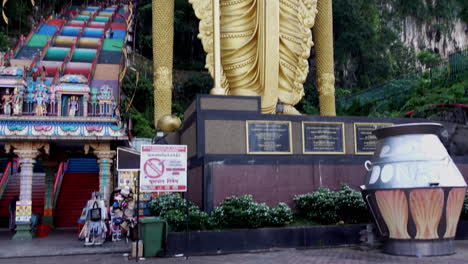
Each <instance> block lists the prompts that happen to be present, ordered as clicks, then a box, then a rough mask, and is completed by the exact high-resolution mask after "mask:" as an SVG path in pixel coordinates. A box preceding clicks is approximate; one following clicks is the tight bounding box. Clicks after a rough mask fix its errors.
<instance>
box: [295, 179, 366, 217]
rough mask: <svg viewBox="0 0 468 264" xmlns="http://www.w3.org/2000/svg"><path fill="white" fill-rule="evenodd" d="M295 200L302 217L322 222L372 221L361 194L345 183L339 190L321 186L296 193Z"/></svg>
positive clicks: (298, 212)
mask: <svg viewBox="0 0 468 264" xmlns="http://www.w3.org/2000/svg"><path fill="white" fill-rule="evenodd" d="M294 202H295V203H296V209H297V214H298V215H299V216H300V217H304V218H306V219H308V220H311V221H316V222H319V223H320V224H335V223H337V222H339V221H343V222H345V223H350V224H352V223H366V222H370V216H369V213H368V211H367V208H366V204H365V203H364V200H363V199H362V196H361V194H360V193H359V192H357V191H355V190H353V189H351V188H350V187H349V186H347V185H344V184H343V185H342V186H341V189H340V190H339V191H338V192H334V191H331V190H330V189H328V188H320V189H318V190H317V191H316V192H311V193H307V194H301V195H296V196H294Z"/></svg>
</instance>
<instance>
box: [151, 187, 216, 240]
mask: <svg viewBox="0 0 468 264" xmlns="http://www.w3.org/2000/svg"><path fill="white" fill-rule="evenodd" d="M149 208H150V211H151V214H152V215H154V216H160V217H162V218H164V219H166V221H167V223H168V224H169V227H170V229H171V230H172V231H183V230H185V227H186V215H187V208H186V200H185V199H182V198H181V197H179V196H177V195H173V194H163V195H160V196H158V197H156V198H155V199H154V200H152V201H151V202H150V204H149ZM210 226H211V224H210V219H209V216H208V214H207V213H205V212H202V211H200V208H198V206H196V205H194V204H193V203H191V202H189V229H190V230H201V229H207V228H210Z"/></svg>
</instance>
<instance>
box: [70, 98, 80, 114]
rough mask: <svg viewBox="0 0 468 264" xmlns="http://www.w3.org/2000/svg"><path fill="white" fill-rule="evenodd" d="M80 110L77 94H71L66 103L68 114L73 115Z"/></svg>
mask: <svg viewBox="0 0 468 264" xmlns="http://www.w3.org/2000/svg"><path fill="white" fill-rule="evenodd" d="M79 110H80V103H79V101H78V97H77V96H71V97H70V102H69V103H68V116H71V117H74V116H76V115H77V114H78V112H79Z"/></svg>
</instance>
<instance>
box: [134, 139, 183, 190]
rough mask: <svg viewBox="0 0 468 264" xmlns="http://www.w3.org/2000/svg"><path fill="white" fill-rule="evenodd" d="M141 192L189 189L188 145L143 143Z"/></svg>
mask: <svg viewBox="0 0 468 264" xmlns="http://www.w3.org/2000/svg"><path fill="white" fill-rule="evenodd" d="M140 191H141V192H186V191H187V146H185V145H142V146H141V159H140Z"/></svg>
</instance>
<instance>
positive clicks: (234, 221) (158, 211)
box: [149, 194, 293, 231]
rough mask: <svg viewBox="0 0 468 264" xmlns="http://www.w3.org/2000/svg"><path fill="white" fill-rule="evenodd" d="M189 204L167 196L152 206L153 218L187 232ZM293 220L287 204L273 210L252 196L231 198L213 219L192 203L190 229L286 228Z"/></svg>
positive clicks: (155, 201)
mask: <svg viewBox="0 0 468 264" xmlns="http://www.w3.org/2000/svg"><path fill="white" fill-rule="evenodd" d="M185 203H186V200H184V199H182V198H180V197H179V196H177V195H172V194H164V195H161V196H158V197H157V198H155V199H154V200H153V201H151V202H150V204H149V208H150V211H151V214H152V215H154V216H160V217H163V218H164V219H166V221H167V222H168V224H169V226H170V228H171V230H172V231H183V230H185V224H186V223H185V220H186V210H187V209H186V204H185ZM292 220H293V213H292V211H291V209H290V208H289V207H288V206H287V205H286V204H285V203H279V204H278V205H277V206H274V207H270V206H268V205H266V204H265V203H256V202H254V201H253V199H252V195H244V196H240V197H234V196H232V197H228V198H226V199H225V200H224V201H223V202H222V203H221V204H220V206H219V207H217V208H216V209H215V210H214V212H213V215H212V216H211V217H210V216H209V215H208V214H207V213H205V212H202V211H200V209H199V208H198V207H197V206H196V205H194V204H192V203H191V202H189V229H191V230H203V229H212V228H218V227H219V228H259V227H266V226H284V225H286V224H288V223H290V222H292Z"/></svg>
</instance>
